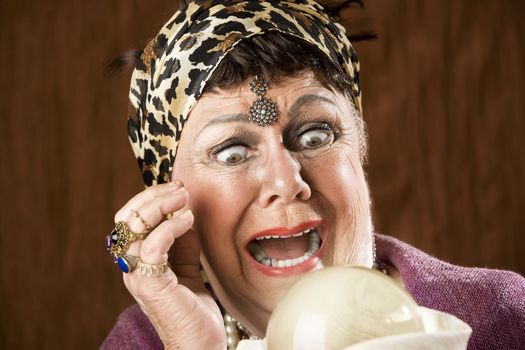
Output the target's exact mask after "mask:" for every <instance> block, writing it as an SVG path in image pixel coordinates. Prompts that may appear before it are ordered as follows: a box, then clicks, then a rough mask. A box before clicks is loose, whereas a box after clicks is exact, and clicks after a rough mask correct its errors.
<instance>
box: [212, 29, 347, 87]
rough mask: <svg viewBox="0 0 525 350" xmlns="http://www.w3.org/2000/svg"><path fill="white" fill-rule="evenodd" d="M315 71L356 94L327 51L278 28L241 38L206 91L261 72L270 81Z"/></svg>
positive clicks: (323, 81) (322, 80)
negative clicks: (324, 51)
mask: <svg viewBox="0 0 525 350" xmlns="http://www.w3.org/2000/svg"><path fill="white" fill-rule="evenodd" d="M305 71H311V72H313V73H314V75H315V77H316V78H317V79H318V80H319V82H320V83H321V84H322V85H323V86H324V87H326V88H330V89H336V90H337V91H339V92H342V93H344V94H352V81H351V80H350V78H349V77H348V75H346V74H345V73H344V72H343V71H342V70H341V69H340V68H338V67H337V68H336V67H335V66H334V65H333V64H332V63H331V62H330V61H329V60H328V59H327V58H325V55H324V54H323V53H320V52H319V50H318V49H316V48H315V47H313V46H311V45H310V44H308V43H303V42H302V40H301V39H297V38H295V37H293V36H290V35H287V34H283V33H281V32H277V31H271V32H267V33H265V34H262V35H256V36H253V37H251V38H248V39H244V40H242V41H240V42H239V43H238V44H237V46H235V47H234V48H233V49H232V50H231V51H230V52H229V53H228V54H227V55H226V56H225V57H224V59H223V60H222V61H221V63H219V65H218V66H217V68H216V69H215V71H214V72H213V74H212V76H211V77H210V78H209V79H208V81H207V82H206V86H205V87H204V91H203V92H209V91H211V90H213V89H215V88H219V89H229V88H233V87H237V86H239V85H241V84H242V83H244V82H245V81H246V80H248V79H251V78H253V76H254V75H255V74H259V75H260V76H261V77H262V78H263V79H264V80H265V81H267V82H268V83H273V84H278V83H280V81H281V80H282V79H283V78H284V77H293V76H296V75H298V74H300V73H303V72H305Z"/></svg>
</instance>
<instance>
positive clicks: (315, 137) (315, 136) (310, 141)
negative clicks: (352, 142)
mask: <svg viewBox="0 0 525 350" xmlns="http://www.w3.org/2000/svg"><path fill="white" fill-rule="evenodd" d="M333 140H334V133H333V131H332V130H327V129H312V130H308V131H305V132H303V133H302V134H301V135H299V136H298V137H297V141H296V142H297V146H298V147H299V148H302V149H304V148H306V149H313V148H319V147H321V146H324V145H327V144H330V143H332V142H333Z"/></svg>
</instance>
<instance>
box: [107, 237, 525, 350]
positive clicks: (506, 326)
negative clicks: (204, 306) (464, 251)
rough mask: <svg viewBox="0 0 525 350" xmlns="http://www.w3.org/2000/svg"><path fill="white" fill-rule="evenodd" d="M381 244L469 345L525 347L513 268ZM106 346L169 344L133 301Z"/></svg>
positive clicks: (524, 287) (522, 284)
mask: <svg viewBox="0 0 525 350" xmlns="http://www.w3.org/2000/svg"><path fill="white" fill-rule="evenodd" d="M376 245H377V256H378V258H379V259H380V260H382V261H384V262H385V263H387V264H389V265H392V266H395V267H396V268H397V269H398V270H399V272H400V273H401V277H402V279H403V283H404V284H405V288H406V289H407V291H408V292H409V293H410V294H411V295H412V297H413V298H414V299H415V300H416V302H417V303H418V305H420V306H425V307H428V308H432V309H435V310H439V311H444V312H447V313H449V314H452V315H455V316H456V317H458V318H460V319H461V320H463V321H465V322H466V323H468V324H469V325H470V326H471V327H472V336H471V337H470V341H469V345H468V349H469V350H474V349H475V350H492V349H498V350H525V278H523V277H522V276H520V275H519V274H517V273H514V272H510V271H501V270H489V269H479V268H464V267H459V266H454V265H451V264H448V263H445V262H443V261H440V260H438V259H435V258H433V257H431V256H429V255H428V254H425V253H423V252H422V251H420V250H418V249H416V248H414V247H411V246H410V245H408V244H406V243H403V242H401V241H399V240H397V239H395V238H392V237H388V236H383V235H379V234H378V235H376ZM101 348H102V349H162V348H163V346H162V343H161V341H160V338H159V337H158V335H157V333H156V332H155V329H154V328H153V326H152V325H151V323H150V322H149V320H148V319H147V317H146V316H145V315H144V314H143V313H142V311H141V310H140V308H139V307H138V305H133V306H131V307H129V308H128V309H126V310H125V311H124V312H123V313H122V314H121V315H120V316H119V318H118V320H117V323H116V324H115V326H114V327H113V329H112V330H111V333H110V334H109V335H108V337H107V338H106V340H105V341H104V343H103V344H102V347H101Z"/></svg>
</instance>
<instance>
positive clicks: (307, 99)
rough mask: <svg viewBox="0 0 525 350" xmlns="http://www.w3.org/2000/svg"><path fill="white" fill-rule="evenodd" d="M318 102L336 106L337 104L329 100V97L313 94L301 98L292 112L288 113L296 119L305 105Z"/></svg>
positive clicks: (291, 109)
mask: <svg viewBox="0 0 525 350" xmlns="http://www.w3.org/2000/svg"><path fill="white" fill-rule="evenodd" d="M317 101H322V102H327V103H329V104H332V105H334V106H335V103H334V102H333V101H332V100H331V99H329V98H327V97H324V96H320V95H312V94H309V95H303V96H301V97H299V98H298V99H297V100H296V101H295V102H294V104H293V105H292V107H291V108H290V111H289V112H288V114H289V115H290V117H296V116H297V114H298V113H299V110H300V109H301V108H302V107H303V106H304V105H305V104H308V103H312V102H317Z"/></svg>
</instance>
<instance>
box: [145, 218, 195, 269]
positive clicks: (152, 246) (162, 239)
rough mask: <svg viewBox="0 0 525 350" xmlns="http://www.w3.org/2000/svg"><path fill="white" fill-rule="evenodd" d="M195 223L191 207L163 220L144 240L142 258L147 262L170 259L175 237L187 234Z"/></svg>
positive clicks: (153, 262) (159, 261)
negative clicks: (170, 250)
mask: <svg viewBox="0 0 525 350" xmlns="http://www.w3.org/2000/svg"><path fill="white" fill-rule="evenodd" d="M192 224H193V213H192V212H191V210H189V209H185V210H183V211H182V212H178V213H177V214H176V215H174V216H173V217H172V218H171V219H169V220H165V221H163V222H162V223H161V224H160V225H159V226H157V228H155V229H154V230H153V231H152V232H151V233H150V234H149V236H148V237H147V238H146V240H144V241H143V242H142V245H141V248H140V260H141V261H142V262H144V263H146V264H162V263H164V262H167V261H168V251H169V249H170V247H171V246H172V245H173V243H174V242H175V239H176V238H178V237H180V236H182V235H183V234H185V233H186V232H187V231H188V230H189V229H190V228H191V225H192Z"/></svg>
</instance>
